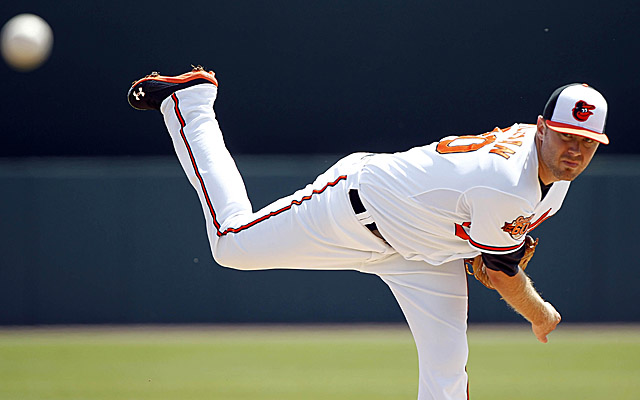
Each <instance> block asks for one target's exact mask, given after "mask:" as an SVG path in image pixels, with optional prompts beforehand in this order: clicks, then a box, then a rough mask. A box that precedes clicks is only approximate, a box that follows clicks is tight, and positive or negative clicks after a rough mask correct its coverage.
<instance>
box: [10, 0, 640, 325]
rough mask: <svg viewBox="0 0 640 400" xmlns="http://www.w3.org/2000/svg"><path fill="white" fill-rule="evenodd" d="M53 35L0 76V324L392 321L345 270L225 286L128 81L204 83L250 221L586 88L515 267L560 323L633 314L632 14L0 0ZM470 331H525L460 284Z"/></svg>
mask: <svg viewBox="0 0 640 400" xmlns="http://www.w3.org/2000/svg"><path fill="white" fill-rule="evenodd" d="M25 12H28V13H34V14H37V15H39V16H41V17H42V18H44V19H45V20H46V21H47V22H48V23H49V24H50V25H51V27H52V29H53V33H54V44H53V51H52V53H51V56H50V58H49V60H48V61H47V62H46V63H45V64H44V65H43V66H41V67H40V68H38V69H37V70H35V71H32V72H29V73H22V72H16V71H14V70H12V69H11V68H9V67H8V66H7V65H6V64H4V63H2V64H0V80H1V82H2V96H0V116H1V117H2V121H3V124H2V129H1V134H0V191H1V192H0V324H3V325H37V324H94V323H95V324H98V323H100V324H102V323H110V324H113V323H116V324H118V323H123V324H124V323H218V322H401V321H403V317H402V314H401V312H400V310H399V308H398V307H397V305H396V304H395V301H394V299H393V297H392V295H391V293H390V292H389V291H388V289H387V288H386V287H385V286H384V285H383V284H382V283H381V282H380V281H379V280H378V279H377V278H376V277H374V276H366V275H363V274H359V273H356V272H311V271H265V272H249V273H247V272H244V273H243V272H238V271H232V270H228V269H223V268H219V267H217V266H216V265H215V263H214V262H213V259H212V257H211V255H210V252H209V248H208V244H207V240H206V235H205V230H204V219H203V217H202V212H201V209H200V205H199V203H198V200H197V197H196V194H195V192H194V191H193V189H192V188H191V187H190V186H189V184H188V182H187V180H186V179H185V178H184V176H183V174H182V171H181V169H180V166H179V164H178V162H177V160H176V159H175V157H174V156H173V149H172V147H171V142H170V140H169V137H168V135H167V134H166V131H165V128H164V124H163V122H162V118H161V117H160V115H159V114H157V113H155V112H140V111H135V110H133V109H132V108H131V107H130V106H129V105H128V104H127V101H126V93H127V90H128V88H129V86H130V84H131V82H132V81H134V80H136V79H138V78H140V77H142V76H144V75H145V74H147V73H149V72H151V71H159V72H160V73H162V74H167V75H175V74H180V73H183V72H186V71H187V70H189V69H190V65H191V64H196V65H197V64H202V65H204V66H205V67H207V68H209V69H213V70H215V71H216V75H217V77H218V79H219V81H220V93H219V97H218V100H217V103H216V110H217V113H218V118H219V120H220V124H221V126H222V129H223V131H224V132H225V134H226V142H227V145H228V147H229V149H230V151H231V152H232V154H234V155H235V156H236V158H237V162H238V166H239V168H240V170H241V172H242V173H243V174H244V176H245V178H246V184H247V188H248V191H249V194H250V196H251V198H252V200H253V203H254V207H255V208H256V209H258V208H259V207H262V206H263V205H265V204H267V203H269V202H271V201H273V200H275V199H277V198H279V197H281V196H283V195H286V194H289V193H291V192H292V191H294V190H296V189H297V188H298V187H300V186H301V185H304V184H306V183H308V182H310V181H311V180H312V179H313V178H314V177H315V176H316V175H317V174H318V173H320V172H322V171H323V170H324V169H325V168H327V167H328V166H329V165H331V164H332V163H333V162H334V161H335V160H337V159H338V158H340V157H341V156H343V155H346V154H348V153H351V152H354V151H373V152H394V151H402V150H406V149H408V148H410V147H413V146H417V145H422V144H426V143H429V142H432V141H435V140H438V139H439V138H441V137H443V136H447V135H462V134H478V133H483V132H486V131H489V130H491V129H493V128H494V127H496V126H500V127H505V126H509V125H511V124H513V123H514V122H525V123H533V122H535V119H536V117H537V115H538V114H540V113H541V112H542V108H543V107H544V104H545V102H546V100H547V98H548V96H549V95H550V94H551V92H552V91H553V90H554V89H556V88H557V87H559V86H562V85H564V84H566V83H571V82H587V83H589V84H590V85H592V86H594V87H595V88H596V89H598V90H600V91H601V92H602V93H603V94H604V96H605V97H606V98H607V100H608V102H609V108H610V113H609V118H608V124H607V133H608V135H609V137H610V139H611V144H610V145H608V146H600V149H599V150H598V154H597V155H596V159H595V161H594V162H593V164H592V166H590V168H589V169H588V170H587V172H586V173H585V174H584V175H583V176H581V177H580V178H579V179H578V180H577V181H576V182H575V184H574V185H573V187H572V190H570V192H569V195H568V197H567V199H566V202H565V206H564V207H563V209H562V210H561V212H560V213H559V214H558V215H557V216H555V217H554V218H552V219H550V220H549V221H547V222H545V223H544V224H543V225H542V226H541V227H539V228H538V229H536V231H534V234H535V235H536V236H540V238H541V245H540V246H539V247H538V252H537V255H536V258H535V259H534V261H533V262H532V264H530V267H529V268H530V274H531V276H532V277H533V279H534V281H535V283H536V285H537V287H538V288H539V290H540V291H541V292H542V293H543V296H545V297H546V298H547V299H548V300H549V301H551V302H552V303H554V304H555V305H556V306H557V308H558V310H559V311H560V312H561V313H562V314H563V320H564V321H569V322H571V321H573V322H638V321H640V311H638V308H637V307H635V304H636V303H637V301H638V300H640V299H639V296H638V294H637V282H638V281H639V279H640V273H639V272H638V271H639V268H638V261H637V259H636V257H635V256H634V250H633V249H634V247H635V241H634V240H633V239H634V237H635V233H636V232H635V225H636V224H637V223H638V222H639V221H640V218H639V217H640V216H639V212H638V209H637V207H635V206H634V204H635V201H636V200H637V198H638V197H639V196H640V193H639V192H640V141H638V140H637V139H636V135H637V133H638V130H639V128H640V120H639V119H638V109H639V108H640V101H639V98H638V95H637V92H638V89H639V88H640V81H639V80H638V79H637V69H638V57H639V56H638V54H639V50H640V48H639V47H640V45H639V44H638V40H637V39H638V37H639V34H640V4H639V3H638V2H637V1H635V0H634V1H632V0H616V1H614V2H612V3H603V2H598V1H595V0H584V1H582V2H579V3H576V2H557V1H550V0H542V1H538V2H533V3H532V2H528V3H514V2H510V1H505V0H499V1H494V2H467V3H460V2H445V1H440V2H435V1H393V2H391V1H374V0H371V1H360V0H351V1H270V2H262V1H256V0H246V1H242V0H241V1H227V2H222V1H210V2H204V3H203V2H198V3H183V4H180V5H177V4H176V3H173V2H168V1H162V0H155V1H153V2H151V1H145V0H142V1H136V2H131V1H108V2H107V1H90V2H86V1H64V0H63V1H58V2H50V1H41V0H25V1H21V2H9V3H7V4H3V6H2V8H1V9H0V23H1V24H4V23H5V22H6V21H7V20H9V19H10V18H11V17H13V16H14V15H16V14H19V13H25ZM469 286H470V321H471V322H509V321H520V320H521V319H520V318H519V317H518V316H517V315H515V314H514V313H513V312H511V311H510V310H508V309H507V308H506V307H505V306H504V304H503V303H501V302H500V301H499V300H498V296H497V294H495V293H494V292H491V291H488V290H486V289H484V288H483V287H482V286H480V285H479V284H478V283H477V282H475V281H472V280H470V281H469Z"/></svg>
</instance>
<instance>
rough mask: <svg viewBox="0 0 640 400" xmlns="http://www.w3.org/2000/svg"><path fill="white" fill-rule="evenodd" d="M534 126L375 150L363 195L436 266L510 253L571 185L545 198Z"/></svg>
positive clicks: (390, 229) (392, 235)
mask: <svg viewBox="0 0 640 400" xmlns="http://www.w3.org/2000/svg"><path fill="white" fill-rule="evenodd" d="M535 133H536V126H535V125H527V124H515V125H513V126H511V127H509V128H507V129H503V130H501V129H498V128H496V129H494V130H493V131H492V132H489V133H486V134H483V135H478V136H451V137H446V138H444V139H442V140H441V141H440V142H436V143H432V144H430V145H427V146H422V147H416V148H413V149H411V150H409V151H406V152H403V153H396V154H378V155H375V156H372V157H371V159H370V160H369V161H368V163H367V164H366V165H365V167H364V169H363V170H362V172H361V175H360V197H361V198H362V201H363V203H364V205H365V207H366V208H367V210H368V211H369V213H370V214H371V215H372V217H373V220H374V221H375V222H376V224H377V226H378V228H379V230H380V232H381V233H382V235H383V236H384V238H385V239H386V240H387V241H388V242H389V243H390V244H391V246H392V247H393V248H394V249H395V250H396V251H398V253H400V254H401V255H402V256H403V257H405V258H406V259H409V260H421V261H426V262H429V263H431V264H435V265H438V264H442V263H445V262H447V261H451V260H455V259H459V258H467V257H474V256H476V255H478V254H479V252H485V253H491V254H503V253H509V252H513V251H515V250H517V249H518V248H520V247H521V246H522V244H523V242H524V238H525V235H526V233H527V232H528V231H531V230H532V229H534V228H535V227H536V226H538V225H539V224H540V223H541V222H542V221H544V220H545V219H546V218H548V217H550V216H551V215H553V214H555V213H556V212H557V211H558V209H559V208H560V206H561V205H562V201H563V200H564V197H565V195H566V193H567V190H568V189H569V182H567V181H560V182H556V183H554V184H553V186H552V187H551V189H550V190H549V192H548V193H547V195H546V196H544V199H543V200H541V197H542V192H541V188H540V182H539V178H538V157H537V151H536V146H535V141H534V138H535Z"/></svg>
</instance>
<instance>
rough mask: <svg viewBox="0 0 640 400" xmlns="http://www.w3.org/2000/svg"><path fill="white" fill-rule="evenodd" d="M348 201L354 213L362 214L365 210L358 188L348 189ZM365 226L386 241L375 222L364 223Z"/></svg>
mask: <svg viewBox="0 0 640 400" xmlns="http://www.w3.org/2000/svg"><path fill="white" fill-rule="evenodd" d="M349 201H350V202H351V208H353V212H355V213H356V215H358V214H362V213H363V212H367V209H366V208H364V204H362V200H360V195H359V194H358V189H349ZM365 227H366V228H367V229H369V230H370V231H371V233H373V234H374V235H376V236H377V237H378V238H380V239H382V240H384V241H385V242H386V240H385V239H384V238H383V237H382V234H380V231H379V230H378V226H377V225H376V223H375V222H372V223H370V224H366V225H365Z"/></svg>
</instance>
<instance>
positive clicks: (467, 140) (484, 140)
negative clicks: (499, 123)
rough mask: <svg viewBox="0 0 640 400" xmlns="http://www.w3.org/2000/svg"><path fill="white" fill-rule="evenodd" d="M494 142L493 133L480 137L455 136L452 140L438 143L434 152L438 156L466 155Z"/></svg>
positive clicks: (494, 136)
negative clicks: (438, 154)
mask: <svg viewBox="0 0 640 400" xmlns="http://www.w3.org/2000/svg"><path fill="white" fill-rule="evenodd" d="M495 141H496V135H494V134H493V132H488V133H484V134H482V135H466V136H456V137H455V138H453V139H443V140H441V141H440V142H439V143H438V146H437V147H436V151H437V152H438V153H440V154H451V153H468V152H470V151H476V150H479V149H481V148H483V147H484V146H486V145H489V144H491V143H493V142H495Z"/></svg>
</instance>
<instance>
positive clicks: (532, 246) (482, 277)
mask: <svg viewBox="0 0 640 400" xmlns="http://www.w3.org/2000/svg"><path fill="white" fill-rule="evenodd" d="M537 245H538V239H534V238H532V237H531V236H529V235H527V237H526V238H525V239H524V246H525V250H524V256H522V259H521V260H520V263H519V264H518V265H520V268H522V270H523V271H524V270H525V269H526V268H527V264H529V261H531V258H532V257H533V253H535V251H536V246H537ZM464 266H465V268H466V269H467V274H469V275H473V276H474V277H475V278H476V279H477V280H479V281H480V283H482V284H483V285H485V286H486V287H488V288H489V289H495V288H494V287H493V285H492V284H491V280H489V276H488V275H487V271H485V266H484V263H483V262H482V254H480V255H478V256H476V257H475V258H467V259H465V260H464Z"/></svg>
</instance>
